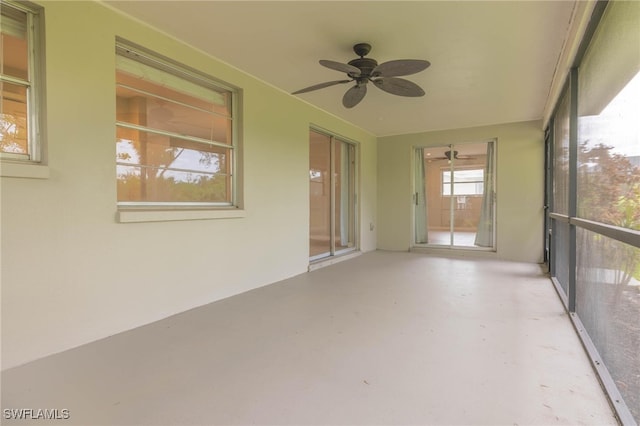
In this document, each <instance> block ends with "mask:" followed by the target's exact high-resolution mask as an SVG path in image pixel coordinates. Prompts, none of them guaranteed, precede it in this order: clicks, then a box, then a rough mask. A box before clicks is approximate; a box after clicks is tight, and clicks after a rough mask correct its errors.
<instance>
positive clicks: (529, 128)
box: [378, 121, 544, 262]
mask: <svg viewBox="0 0 640 426" xmlns="http://www.w3.org/2000/svg"><path fill="white" fill-rule="evenodd" d="M492 139H495V140H497V145H496V148H497V161H496V171H497V180H496V191H497V213H496V217H497V231H496V233H497V252H496V253H495V254H493V256H494V257H497V258H500V259H507V260H517V261H524V262H540V261H542V254H543V248H542V229H543V198H544V143H543V133H542V131H541V122H540V121H531V122H522V123H513V124H503V125H495V126H486V127H476V128H469V129H458V130H445V131H437V132H428V133H418V134H411V135H401V136H388V137H384V138H379V139H378V248H379V249H383V250H409V248H410V247H411V246H412V241H413V203H412V194H413V175H412V173H413V147H417V146H437V145H443V144H451V143H453V144H455V143H464V142H483V141H487V140H492ZM458 254H461V253H460V252H458Z"/></svg>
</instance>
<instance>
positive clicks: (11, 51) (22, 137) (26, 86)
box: [0, 1, 42, 162]
mask: <svg viewBox="0 0 640 426" xmlns="http://www.w3.org/2000/svg"><path fill="white" fill-rule="evenodd" d="M39 25H40V15H39V12H38V10H37V9H35V8H31V7H30V5H29V4H28V3H22V2H21V3H19V4H18V3H13V2H7V1H3V2H2V7H1V8H0V51H1V52H2V53H1V57H0V156H1V157H2V159H3V160H7V159H8V160H17V161H29V162H39V161H41V151H42V150H41V147H40V143H41V141H40V138H39V137H38V129H39V123H38V119H39V114H38V100H37V99H36V98H37V97H38V96H37V95H38V76H39V75H40V73H39V72H38V69H39V66H41V64H38V63H36V61H37V60H38V58H40V57H42V55H37V54H36V53H35V52H36V51H37V50H39V39H38V36H39V28H40V27H39Z"/></svg>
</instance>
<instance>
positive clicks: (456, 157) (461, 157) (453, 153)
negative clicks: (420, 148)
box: [433, 150, 475, 161]
mask: <svg viewBox="0 0 640 426" xmlns="http://www.w3.org/2000/svg"><path fill="white" fill-rule="evenodd" d="M451 157H453V159H454V160H474V159H475V157H469V156H468V155H458V151H450V150H449V151H445V152H444V157H434V158H433V159H434V160H449V161H451Z"/></svg>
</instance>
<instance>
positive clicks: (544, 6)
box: [105, 0, 576, 136]
mask: <svg viewBox="0 0 640 426" xmlns="http://www.w3.org/2000/svg"><path fill="white" fill-rule="evenodd" d="M105 3H107V4H108V5H111V6H112V7H114V8H116V9H119V10H120V11H122V12H124V13H126V14H128V15H131V16H133V17H135V18H138V19H140V20H142V21H144V22H146V23H148V24H150V25H151V26H153V27H156V28H158V29H160V30H162V31H164V32H166V33H168V34H170V35H173V36H174V37H176V38H178V39H180V40H183V41H184V42H186V43H188V44H190V45H192V46H194V47H196V48H198V49H200V50H203V51H205V52H207V53H209V54H211V55H212V56H214V57H216V58H218V59H221V60H223V61H225V62H227V63H229V64H231V65H233V66H235V67H237V68H239V69H241V70H243V71H245V72H247V73H249V74H251V75H253V76H255V77H257V78H259V79H261V80H263V81H265V82H267V83H269V84H271V85H273V86H276V87H278V88H280V89H282V90H283V91H285V92H288V93H291V92H293V91H295V90H298V89H301V88H304V87H307V86H311V85H313V84H316V83H321V82H325V81H331V80H340V79H343V78H345V77H346V76H345V75H344V74H342V73H340V72H338V71H333V70H330V69H328V68H325V67H323V66H321V65H319V64H318V60H319V59H329V60H333V61H338V62H343V63H346V62H348V61H349V60H351V59H354V58H355V57H356V55H355V54H354V53H353V51H352V46H353V44H355V43H359V42H367V43H370V44H371V45H372V46H373V48H372V50H371V53H370V54H369V56H368V57H371V58H374V59H376V60H377V61H378V62H379V63H382V62H385V61H388V60H393V59H426V60H428V61H430V62H431V67H429V68H428V69H427V70H425V71H422V72H420V73H418V74H415V75H412V76H407V77H405V78H407V79H409V80H411V81H413V82H415V83H417V84H418V85H420V86H421V87H422V88H423V89H424V90H425V91H426V95H425V96H423V97H420V98H406V97H399V96H394V95H391V94H388V93H386V92H383V91H381V90H378V89H377V88H376V87H374V86H373V85H370V87H369V91H368V93H367V96H366V97H365V99H364V100H363V101H362V102H361V103H360V104H359V105H357V106H356V107H355V108H353V109H346V108H344V107H343V106H342V95H343V94H344V92H345V91H346V90H347V89H348V87H350V85H338V86H333V87H329V88H326V89H321V90H318V91H314V92H309V93H305V94H301V95H297V96H299V97H300V98H302V99H304V100H305V101H307V102H309V103H311V104H313V105H316V106H317V107H319V108H321V109H323V110H325V111H328V112H330V113H332V114H334V115H336V116H338V117H341V118H343V119H345V120H347V121H349V122H351V123H354V124H356V125H358V126H360V127H362V128H364V129H366V130H368V131H370V132H371V133H373V134H375V135H377V136H387V135H396V134H405V133H416V132H423V131H430V130H439V129H451V128H464V127H472V126H479V125H488V124H497V123H508V122H516V121H523V120H534V119H540V118H542V114H543V110H544V107H545V103H546V101H547V97H548V96H549V91H550V87H551V82H552V79H553V75H554V70H555V68H556V65H557V63H558V59H559V57H560V53H561V50H562V47H563V43H564V40H565V37H566V36H567V32H568V28H569V22H570V20H571V15H572V11H573V8H574V7H575V5H576V1H558V0H554V1H492V2H490V1H407V2H404V1H193V2H192V1H106V2H105Z"/></svg>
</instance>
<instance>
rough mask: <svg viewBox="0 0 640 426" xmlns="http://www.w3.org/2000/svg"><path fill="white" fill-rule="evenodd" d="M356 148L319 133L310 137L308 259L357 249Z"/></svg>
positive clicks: (311, 134) (316, 258)
mask: <svg viewBox="0 0 640 426" xmlns="http://www.w3.org/2000/svg"><path fill="white" fill-rule="evenodd" d="M355 153H356V147H355V145H353V144H351V143H348V142H346V141H343V140H340V139H338V138H336V137H334V136H332V135H329V134H325V133H322V132H319V131H316V130H311V131H310V137H309V258H310V260H312V261H313V260H318V259H322V258H325V257H328V256H333V255H336V254H341V253H344V252H346V251H350V250H354V249H355V248H356V232H355V229H356V196H355V191H356V179H355V178H356V173H355V170H356V158H355V157H356V155H355Z"/></svg>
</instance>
